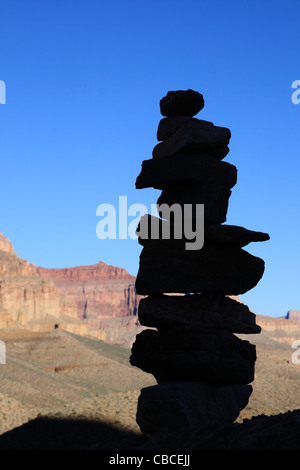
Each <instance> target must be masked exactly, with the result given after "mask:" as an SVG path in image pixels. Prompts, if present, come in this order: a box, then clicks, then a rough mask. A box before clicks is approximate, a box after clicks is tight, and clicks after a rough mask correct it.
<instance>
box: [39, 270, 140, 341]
mask: <svg viewBox="0 0 300 470" xmlns="http://www.w3.org/2000/svg"><path fill="white" fill-rule="evenodd" d="M36 271H37V273H38V274H39V276H41V277H43V278H45V279H51V280H52V281H53V282H54V284H55V286H56V288H57V290H58V292H59V295H60V298H61V299H64V302H69V303H71V304H72V305H75V306H76V310H77V317H78V318H79V319H80V320H82V321H85V322H86V323H87V324H88V325H89V327H91V328H93V329H94V330H96V331H98V332H99V333H101V334H102V338H103V339H104V340H105V341H108V342H113V343H117V344H121V345H124V346H128V347H129V346H131V344H132V342H133V341H134V339H135V336H136V334H137V333H138V332H139V331H141V329H142V328H141V327H140V325H139V324H138V320H137V308H138V302H139V297H138V296H137V294H136V292H135V286H134V283H135V277H134V276H132V275H130V274H129V273H128V272H127V271H126V270H125V269H123V268H119V267H115V266H110V265H107V264H105V263H104V262H103V261H100V262H99V263H98V264H95V265H91V266H76V267H73V268H72V267H71V268H64V269H47V268H42V267H37V268H36Z"/></svg>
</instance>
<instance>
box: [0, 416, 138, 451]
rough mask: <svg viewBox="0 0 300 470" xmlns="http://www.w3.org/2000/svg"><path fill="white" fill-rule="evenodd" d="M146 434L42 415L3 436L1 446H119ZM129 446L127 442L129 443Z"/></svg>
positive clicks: (41, 448)
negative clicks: (140, 434) (141, 434)
mask: <svg viewBox="0 0 300 470" xmlns="http://www.w3.org/2000/svg"><path fill="white" fill-rule="evenodd" d="M127 440H128V441H130V442H131V444H133V445H134V444H135V443H136V444H137V445H139V444H140V443H141V442H142V441H143V436H139V435H137V434H135V433H133V432H129V431H126V430H123V429H121V428H118V427H115V426H113V425H110V424H107V423H103V422H101V421H91V420H83V419H78V418H76V419H75V418H74V419H72V418H69V419H68V418H53V417H52V418H48V417H38V418H36V419H34V420H32V421H29V422H28V423H26V424H23V425H22V426H20V427H18V428H15V429H13V430H11V431H9V432H7V433H5V434H2V435H1V436H0V450H88V449H89V448H91V449H92V448H93V446H94V445H96V446H97V449H98V450H115V449H118V447H119V446H120V445H122V446H123V445H124V442H126V441H127ZM125 446H126V444H125Z"/></svg>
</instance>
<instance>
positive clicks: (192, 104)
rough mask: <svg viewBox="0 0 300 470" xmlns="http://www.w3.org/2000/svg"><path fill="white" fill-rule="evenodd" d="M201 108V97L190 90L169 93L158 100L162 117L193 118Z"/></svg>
mask: <svg viewBox="0 0 300 470" xmlns="http://www.w3.org/2000/svg"><path fill="white" fill-rule="evenodd" d="M203 107H204V99H203V96H202V95H201V94H200V93H198V92H197V91H194V90H190V89H188V90H177V91H169V92H168V93H167V94H166V96H164V97H163V98H162V99H161V100H160V112H161V114H162V115H163V116H195V114H197V113H199V111H201V109H202V108H203Z"/></svg>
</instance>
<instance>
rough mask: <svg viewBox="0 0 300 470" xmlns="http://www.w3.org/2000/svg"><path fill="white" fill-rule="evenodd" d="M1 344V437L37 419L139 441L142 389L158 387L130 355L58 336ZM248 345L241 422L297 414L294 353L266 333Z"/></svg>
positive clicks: (299, 375)
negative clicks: (250, 368)
mask: <svg viewBox="0 0 300 470" xmlns="http://www.w3.org/2000/svg"><path fill="white" fill-rule="evenodd" d="M5 334H6V337H5ZM0 337H1V338H2V339H3V340H5V342H6V346H7V361H6V362H7V363H6V364H5V365H0V434H4V433H6V432H7V431H9V430H12V429H15V428H17V427H18V426H21V425H22V424H24V423H28V422H29V421H32V420H35V419H36V418H37V417H38V416H43V417H45V416H46V417H47V416H48V417H53V418H60V419H67V418H72V419H73V418H76V419H77V420H82V419H84V420H86V419H89V420H93V421H95V420H96V421H99V422H101V423H107V424H110V425H113V426H115V427H116V428H122V429H123V430H125V431H127V432H134V433H137V434H139V429H138V426H137V424H136V422H135V413H136V404H137V399H138V396H139V390H140V388H142V387H144V386H147V385H151V384H154V383H155V381H154V379H153V377H152V376H151V375H150V374H145V373H143V372H142V371H140V370H139V369H136V368H134V367H132V366H130V364H129V362H128V358H129V354H130V351H129V350H128V349H125V348H121V347H118V346H113V345H109V344H106V343H103V342H101V341H96V340H93V339H88V338H83V337H79V336H76V335H73V334H70V333H66V332H64V331H60V330H53V332H51V333H48V334H44V335H43V334H38V333H28V332H27V333H26V334H25V333H24V332H23V333H22V334H21V333H20V332H9V333H8V332H0ZM246 339H248V340H250V341H251V342H252V343H256V347H257V362H256V377H255V381H254V382H253V384H252V386H253V394H252V395H251V398H250V401H249V404H248V406H247V408H246V409H245V410H244V411H243V412H242V413H241V415H240V417H239V419H238V421H239V422H241V421H242V420H243V419H244V418H251V417H252V416H257V415H260V414H265V415H275V414H278V413H281V412H286V411H288V410H295V409H298V408H300V403H299V398H298V397H299V395H298V390H299V385H300V365H298V366H297V365H294V364H293V363H292V360H291V358H292V353H293V350H292V349H291V348H290V347H289V345H283V344H279V343H276V342H274V341H272V340H270V339H269V338H268V337H267V336H265V335H264V334H261V335H254V336H251V337H249V335H247V338H246Z"/></svg>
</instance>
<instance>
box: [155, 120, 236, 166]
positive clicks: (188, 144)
mask: <svg viewBox="0 0 300 470" xmlns="http://www.w3.org/2000/svg"><path fill="white" fill-rule="evenodd" d="M230 136H231V134H230V130H229V129H227V128H226V127H216V126H210V127H207V126H205V127H203V125H202V122H201V121H199V120H197V119H190V120H188V121H185V122H184V124H182V126H181V127H179V129H177V131H176V132H175V133H174V134H172V135H171V136H170V137H168V139H166V140H164V141H163V142H160V143H158V144H157V145H156V146H155V147H154V149H153V151H152V156H153V158H161V157H165V156H167V155H173V154H174V153H208V154H211V155H213V156H214V157H216V158H219V159H220V160H222V159H223V158H224V157H226V155H227V154H228V152H229V148H228V143H229V140H230Z"/></svg>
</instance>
